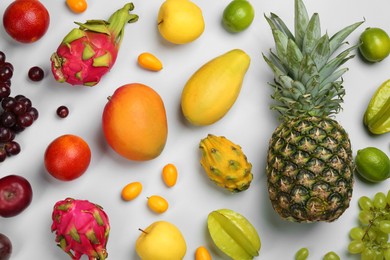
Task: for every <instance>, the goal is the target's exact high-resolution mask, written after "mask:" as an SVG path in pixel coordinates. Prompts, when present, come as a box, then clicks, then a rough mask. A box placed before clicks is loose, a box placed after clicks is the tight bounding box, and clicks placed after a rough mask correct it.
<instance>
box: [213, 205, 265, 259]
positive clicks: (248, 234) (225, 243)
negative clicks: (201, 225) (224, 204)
mask: <svg viewBox="0 0 390 260" xmlns="http://www.w3.org/2000/svg"><path fill="white" fill-rule="evenodd" d="M207 226H208V230H209V233H210V236H211V238H212V240H213V241H214V243H215V245H216V246H217V247H218V248H219V249H220V250H221V251H222V252H224V253H225V254H226V255H228V256H229V257H231V258H232V259H240V260H246V259H253V258H254V257H255V256H258V255H259V250H260V247H261V241H260V237H259V235H258V233H257V231H256V229H255V228H254V226H253V225H252V224H251V223H250V222H249V221H248V220H247V219H246V218H245V217H244V216H242V215H241V214H239V213H237V212H235V211H233V210H230V209H219V210H215V211H212V212H211V213H210V214H209V215H208V218H207Z"/></svg>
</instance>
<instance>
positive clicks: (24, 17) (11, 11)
mask: <svg viewBox="0 0 390 260" xmlns="http://www.w3.org/2000/svg"><path fill="white" fill-rule="evenodd" d="M49 24H50V15H49V12H48V10H47V9H46V7H45V6H44V5H43V4H42V3H41V2H40V1H39V0H17V1H13V2H12V3H11V4H10V5H9V6H8V7H7V8H6V9H5V11H4V15H3V25H4V29H5V31H6V32H7V33H8V34H9V35H10V36H11V37H12V38H13V39H14V40H16V41H18V42H21V43H32V42H35V41H37V40H39V39H40V38H42V37H43V35H45V33H46V31H47V29H48V28H49Z"/></svg>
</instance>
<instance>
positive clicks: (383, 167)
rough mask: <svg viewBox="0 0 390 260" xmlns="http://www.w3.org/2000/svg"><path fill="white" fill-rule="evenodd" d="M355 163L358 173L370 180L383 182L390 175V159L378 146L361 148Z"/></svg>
mask: <svg viewBox="0 0 390 260" xmlns="http://www.w3.org/2000/svg"><path fill="white" fill-rule="evenodd" d="M355 163H356V169H357V171H358V173H359V174H360V175H361V176H362V177H363V178H364V179H366V180H368V181H370V182H381V181H384V180H386V179H387V178H389V177H390V159H389V157H388V156H387V155H386V154H385V153H384V152H383V151H381V150H379V149H378V148H375V147H367V148H364V149H361V150H359V151H358V152H357V155H356V157H355Z"/></svg>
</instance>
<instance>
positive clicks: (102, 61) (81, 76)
mask: <svg viewBox="0 0 390 260" xmlns="http://www.w3.org/2000/svg"><path fill="white" fill-rule="evenodd" d="M133 9H134V5H133V3H127V4H125V5H124V7H123V8H121V9H119V10H117V11H116V12H115V13H113V14H112V15H111V17H110V18H109V19H108V21H105V20H87V21H86V23H78V22H75V23H76V24H77V25H79V28H74V29H72V30H71V31H70V32H69V33H68V34H67V35H66V36H65V38H64V39H63V40H62V42H61V44H60V46H59V47H58V48H57V51H56V52H55V53H54V54H53V55H52V56H51V70H52V72H53V75H54V78H55V79H56V80H57V81H58V82H68V83H69V84H71V85H85V86H94V85H96V84H97V83H98V82H99V81H100V79H101V77H102V76H103V75H105V74H106V73H107V72H108V71H110V69H111V68H112V66H113V65H114V63H115V60H116V58H117V55H118V51H119V47H120V45H121V42H122V39H123V34H124V27H125V25H126V24H127V23H132V22H136V21H137V20H138V15H136V14H130V13H129V12H130V11H132V10H133Z"/></svg>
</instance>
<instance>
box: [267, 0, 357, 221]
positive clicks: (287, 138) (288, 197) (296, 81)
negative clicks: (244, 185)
mask: <svg viewBox="0 0 390 260" xmlns="http://www.w3.org/2000/svg"><path fill="white" fill-rule="evenodd" d="M266 20H267V22H268V23H269V25H270V27H271V29H272V34H273V37H274V40H275V44H276V47H275V48H276V53H274V52H272V51H270V55H269V56H268V57H266V55H264V54H263V57H264V60H265V61H266V63H267V64H268V65H269V67H270V68H271V69H272V71H273V73H274V83H270V85H271V86H272V87H273V89H274V94H273V95H272V98H273V99H274V101H275V104H273V105H272V106H271V109H273V110H276V111H278V112H279V113H280V119H281V124H280V125H279V126H278V127H277V128H276V130H275V131H274V133H273V134H272V137H271V140H270V142H269V148H268V156H267V166H266V172H267V181H268V192H269V197H270V200H271V203H272V206H273V208H274V209H275V211H276V212H277V213H278V214H279V215H280V216H281V217H282V218H283V219H286V220H289V221H294V222H318V221H326V222H331V221H334V220H336V219H338V218H339V217H340V216H341V215H342V214H343V212H344V211H345V210H346V209H347V208H348V207H349V203H350V200H351V196H352V191H353V182H354V180H353V170H354V163H353V157H352V149H351V143H350V140H349V137H348V134H347V133H346V131H345V130H344V129H343V127H342V126H341V125H340V124H339V123H338V122H337V121H335V120H334V119H332V118H331V117H332V116H333V115H335V114H336V113H338V112H339V111H340V110H341V104H342V102H343V96H344V94H345V90H344V87H343V85H342V84H343V80H342V78H341V76H342V75H343V74H344V73H345V72H346V71H347V68H339V67H340V66H341V65H343V64H344V63H345V62H346V61H348V60H349V59H351V58H353V57H354V55H352V54H350V52H351V51H352V50H355V49H356V48H357V46H356V45H355V46H350V47H349V48H347V49H345V50H343V51H340V52H339V53H338V54H337V55H334V54H335V52H336V51H337V50H338V49H339V48H340V47H341V46H342V45H343V43H344V42H343V41H344V40H345V39H346V38H347V36H348V35H350V34H351V33H352V32H353V31H354V30H355V29H356V28H357V27H358V26H359V25H360V24H362V23H363V22H357V23H354V24H352V25H350V26H347V27H345V28H343V29H342V30H340V31H339V32H337V33H336V34H334V35H333V36H332V37H329V36H328V34H327V33H325V34H324V35H321V29H320V21H319V16H318V14H317V13H314V14H313V15H312V16H311V17H310V18H309V16H308V13H307V10H306V7H305V5H304V3H303V2H302V0H295V27H294V29H295V31H294V32H295V35H294V34H293V33H292V32H291V31H290V30H289V29H288V28H287V26H286V24H285V23H284V22H283V21H282V20H281V19H280V18H279V17H278V16H277V15H275V14H273V13H271V15H270V16H269V17H266Z"/></svg>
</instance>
